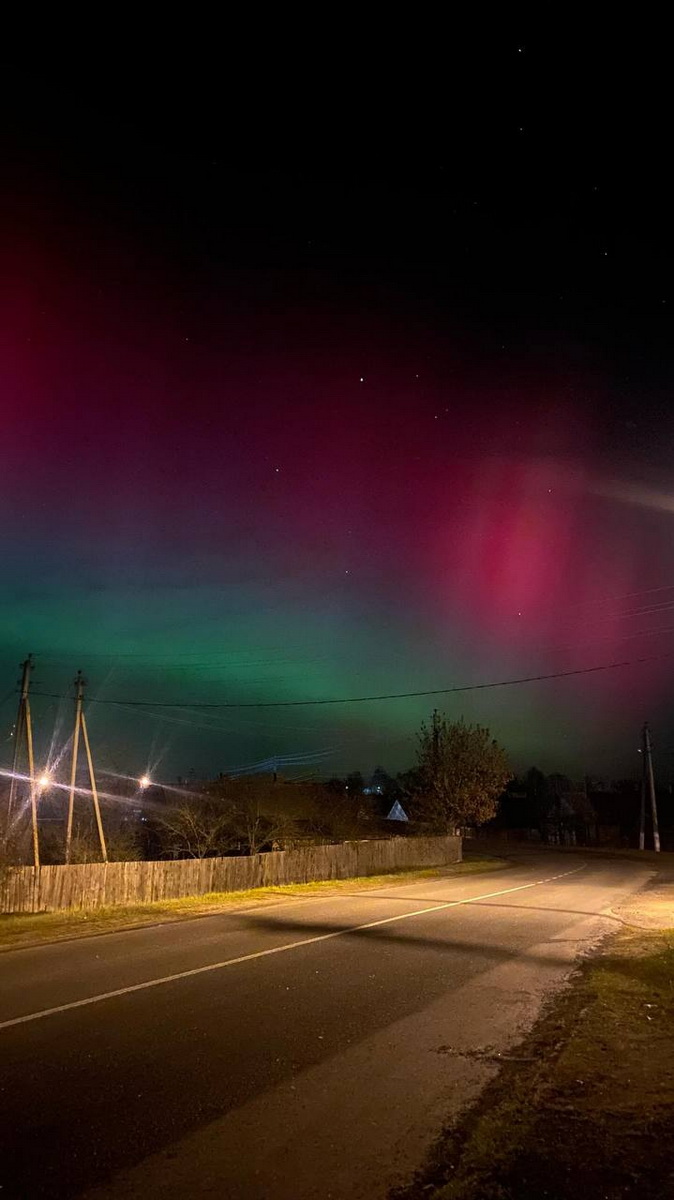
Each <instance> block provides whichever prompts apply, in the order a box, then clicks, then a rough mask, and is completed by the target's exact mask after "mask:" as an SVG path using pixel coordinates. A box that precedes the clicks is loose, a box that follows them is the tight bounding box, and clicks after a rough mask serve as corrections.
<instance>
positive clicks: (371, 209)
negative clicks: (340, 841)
mask: <svg viewBox="0 0 674 1200" xmlns="http://www.w3.org/2000/svg"><path fill="white" fill-rule="evenodd" d="M419 36H420V48H421V46H422V45H424V46H425V47H426V50H427V51H428V53H430V49H429V47H430V44H431V42H432V41H433V39H432V37H431V35H430V32H429V31H425V33H424V34H423V35H422V34H421V33H420V35H419ZM424 37H425V38H426V42H423V38H424ZM389 49H390V50H391V53H390V55H388V56H387V55H386V54H382V55H381V56H380V59H379V60H378V62H377V63H376V64H375V65H374V66H373V67H372V69H371V70H370V71H368V72H367V82H364V78H365V73H364V72H363V70H362V67H363V63H364V62H365V61H366V57H367V47H366V46H364V45H363V46H362V47H361V48H360V49H359V50H358V51H353V53H352V57H351V59H350V60H349V61H350V65H349V71H347V72H345V71H344V70H342V69H340V68H339V65H338V63H337V65H335V64H333V65H332V67H331V68H329V67H328V66H326V64H324V63H323V62H322V61H317V62H316V63H315V64H314V66H313V68H312V69H311V70H310V71H308V72H307V73H305V74H302V75H297V74H296V73H290V74H291V75H292V78H289V76H288V74H287V73H285V72H284V70H283V69H278V68H277V73H276V74H275V75H272V74H270V73H269V72H268V71H267V70H266V64H265V62H264V60H263V59H260V58H259V57H254V58H253V56H252V55H251V57H250V58H246V56H245V55H243V61H242V62H240V63H239V64H238V66H236V67H235V66H232V65H231V63H230V66H231V70H228V71H227V72H223V70H222V68H221V69H220V70H217V71H215V70H213V69H209V70H206V69H203V70H202V69H201V66H202V64H201V62H200V61H199V60H198V59H197V58H191V59H190V60H189V62H188V63H187V64H186V65H185V69H184V70H183V71H182V73H176V71H175V69H174V67H173V66H172V65H168V66H167V65H157V66H155V67H153V68H152V70H151V71H148V69H147V64H145V65H142V64H141V65H139V66H137V67H136V68H129V70H128V72H126V73H125V74H124V75H123V76H122V74H120V72H119V70H118V68H116V67H115V66H114V65H113V64H112V63H110V64H105V63H102V62H98V63H95V64H94V65H90V66H89V68H88V69H86V70H85V69H84V68H82V67H81V66H79V67H78V69H77V71H75V72H72V73H69V72H65V71H60V72H59V73H56V72H55V71H52V73H49V72H47V73H45V72H43V71H41V72H39V73H38V72H37V71H36V70H35V68H33V67H31V66H29V65H23V66H22V65H20V64H19V65H13V66H12V67H11V68H10V69H9V70H8V71H6V72H5V73H4V78H3V88H4V96H3V111H4V112H5V113H6V114H8V120H7V126H6V130H5V134H4V142H3V153H2V161H3V188H2V196H3V198H2V212H1V214H0V215H1V218H2V271H1V276H0V311H1V322H0V324H1V331H2V332H1V343H0V386H1V394H2V416H3V421H2V437H1V438H0V486H1V488H2V506H1V508H0V529H1V532H2V544H3V565H4V570H3V578H2V583H1V586H0V607H1V614H2V621H1V625H0V672H1V679H2V683H1V686H0V700H2V707H0V718H1V719H2V722H3V729H4V731H5V733H4V734H3V743H4V745H5V751H4V755H5V758H6V759H9V757H10V754H11V745H10V743H9V741H8V740H7V739H8V736H9V731H10V729H11V724H12V719H13V711H14V707H15V703H16V700H15V696H14V695H13V689H14V687H15V682H16V678H17V673H18V672H17V665H18V663H19V662H20V661H21V660H22V659H23V658H25V656H26V654H27V653H28V652H32V653H33V654H34V655H35V658H36V669H35V676H34V691H35V698H34V712H35V719H36V725H37V732H38V746H39V754H41V755H42V756H43V757H44V756H45V755H46V753H47V746H49V745H52V746H57V747H58V745H59V744H61V743H62V741H63V739H64V738H65V737H66V736H67V726H68V723H69V720H70V713H71V703H72V702H71V700H70V699H68V697H69V695H70V694H71V690H70V684H71V681H72V677H73V676H74V673H75V671H76V670H77V669H78V668H80V667H81V668H82V669H83V670H84V672H85V674H86V676H87V678H88V681H89V685H88V694H89V696H90V697H91V703H90V707H89V718H88V719H89V723H90V731H91V737H92V742H93V743H94V748H95V752H96V755H97V761H98V762H99V764H100V765H101V766H103V767H105V768H106V769H110V770H113V771H117V772H120V773H128V774H131V775H135V774H137V773H140V772H142V771H144V770H146V769H147V768H150V769H151V770H152V772H153V775H156V777H157V778H161V777H166V778H171V777H174V776H175V775H176V774H186V773H187V772H188V771H189V770H190V769H194V771H195V772H196V773H197V775H204V774H208V773H211V772H214V771H217V770H228V769H233V768H239V767H249V766H251V765H252V764H255V763H264V762H269V761H272V760H274V759H278V762H279V764H280V766H281V769H286V770H287V772H288V773H289V774H302V773H308V772H310V771H312V770H315V771H319V772H320V773H321V774H324V775H329V774H333V773H338V772H343V771H346V770H350V769H361V770H363V771H364V772H366V773H367V772H370V771H371V770H372V769H373V768H374V766H375V765H376V764H378V763H382V764H383V765H384V766H385V767H386V768H387V769H389V770H391V771H396V770H399V769H402V768H404V767H406V766H407V765H409V763H410V762H411V759H412V757H413V753H414V741H415V739H414V735H415V731H416V729H417V728H418V726H419V723H420V721H421V720H422V718H423V717H424V716H426V715H428V713H429V712H430V711H431V710H432V708H433V706H434V704H436V703H437V704H438V705H439V707H442V708H443V709H444V710H445V711H447V712H448V713H450V714H451V715H455V716H457V717H458V716H460V715H463V716H465V718H466V719H467V720H470V721H479V722H481V723H486V724H488V725H489V726H490V727H491V729H492V731H493V733H494V734H495V736H497V737H498V738H499V740H501V741H502V742H503V743H504V744H505V746H506V747H507V748H508V749H509V751H510V753H511V756H512V760H513V763H514V765H515V767H516V768H526V767H528V766H529V765H531V764H532V763H536V764H537V765H540V766H542V767H543V768H544V769H547V770H550V771H552V770H559V771H564V772H568V773H571V774H580V773H582V772H585V771H589V772H592V773H597V774H599V773H601V774H607V775H609V776H612V777H619V776H622V775H626V774H630V773H633V772H635V771H638V769H639V764H638V760H637V758H636V746H637V745H638V735H639V728H640V725H641V723H642V722H643V720H644V719H649V720H650V721H651V723H652V725H653V728H654V737H655V741H656V753H658V754H659V756H660V771H661V773H662V774H663V775H665V776H669V775H670V774H671V773H672V764H673V763H674V759H672V754H674V737H673V736H672V735H671V733H670V732H669V730H670V727H671V715H672V710H673V708H674V685H673V684H672V682H671V680H672V666H673V658H674V638H673V637H672V634H674V546H673V543H672V528H673V522H674V472H673V469H672V446H673V444H674V442H673V438H674V411H673V409H672V403H671V396H672V380H673V375H674V340H673V338H672V332H673V330H672V310H673V309H674V289H673V288H672V286H671V281H672V244H671V242H672V235H671V200H672V198H671V189H670V185H669V184H668V183H667V181H666V174H665V171H666V166H667V164H666V154H663V150H664V148H665V146H666V139H665V133H664V130H662V129H661V128H660V126H659V123H658V121H659V116H658V114H659V113H660V111H661V108H660V105H659V100H658V97H657V95H656V94H655V90H654V89H655V88H656V87H657V79H658V78H659V71H658V64H657V61H656V54H657V52H656V50H655V49H654V46H653V44H652V42H650V41H649V40H648V39H647V38H645V37H644V38H642V39H641V41H639V39H637V41H636V43H635V44H633V45H630V44H629V39H626V40H625V43H624V44H620V43H619V42H616V41H606V40H604V41H602V40H601V39H599V40H598V41H597V42H591V41H590V40H589V39H584V40H583V44H582V45H580V46H579V45H578V44H577V42H576V40H575V38H571V39H566V40H564V39H563V38H560V36H559V35H555V37H554V38H553V37H552V36H551V35H544V34H541V33H540V31H538V32H537V31H536V30H526V29H525V30H520V31H517V30H512V29H511V30H509V31H505V32H504V33H503V34H499V35H498V36H497V35H496V34H495V35H494V37H493V38H492V39H491V40H489V41H488V42H486V41H485V40H484V38H482V39H480V41H479V43H478V42H470V43H469V44H467V45H464V46H462V47H458V46H455V45H452V47H451V49H450V51H448V53H447V55H446V56H445V57H444V58H443V56H442V54H441V53H440V52H439V51H438V52H437V58H433V61H432V63H431V64H430V65H428V64H427V63H426V60H425V59H424V58H421V57H420V56H419V54H415V48H414V47H408V49H407V53H408V55H409V56H411V61H412V64H413V65H412V66H411V67H410V66H409V63H408V68H407V69H406V70H405V71H403V70H402V69H401V64H402V60H401V59H400V57H397V56H396V54H395V53H394V52H393V50H392V49H391V48H390V47H389ZM630 55H631V57H630ZM338 57H339V56H338V55H337V59H338ZM319 60H320V56H319ZM635 62H636V64H637V67H638V68H639V69H641V70H642V74H643V80H641V77H638V79H637V78H636V77H635V69H636V68H635ZM628 63H630V64H631V70H630V71H629V72H628V71H627V66H628ZM324 67H325V70H324V69H323V68H324ZM223 74H226V76H227V79H226V81H225V80H224V79H223ZM646 79H648V80H650V81H651V82H650V84H649V87H647V88H644V87H643V86H641V84H642V83H643V81H644V80H646ZM637 82H639V85H640V86H638V87H637ZM244 85H245V86H244ZM635 93H638V100H636V101H635ZM639 659H643V660H646V661H643V662H636V661H635V660H639ZM625 661H627V662H629V663H630V665H628V666H624V667H620V668H614V669H611V670H606V671H597V672H593V673H588V674H578V675H573V676H569V677H565V678H559V679H555V680H547V681H542V682H539V683H528V684H523V685H521V686H512V687H505V688H493V689H490V688H485V689H479V690H474V691H466V692H461V693H458V694H454V695H451V694H450V695H447V696H439V697H408V698H404V699H395V700H387V701H381V702H374V701H372V702H370V701H368V702H364V703H350V704H344V705H334V706H333V705H325V706H312V705H306V706H305V705H295V704H291V703H289V702H296V701H305V700H318V699H329V698H354V697H362V696H371V695H379V694H390V693H407V692H420V691H426V690H428V691H430V690H433V689H441V688H451V687H456V686H470V685H476V684H484V683H490V682H496V681H499V680H507V679H516V678H520V677H525V676H527V677H528V676H535V675H542V674H555V673H564V672H569V671H581V670H585V669H586V668H590V667H596V666H603V665H606V664H612V663H615V662H625ZM94 698H95V699H94ZM110 701H119V703H114V704H113V703H109V702H110ZM138 701H149V702H151V703H149V704H148V705H146V706H140V707H139V706H137V705H138ZM277 702H283V705H284V706H282V707H276V708H274V707H255V706H256V705H261V704H264V705H270V704H272V703H277ZM219 704H229V705H240V706H242V707H229V708H224V707H223V708H217V707H199V706H200V705H202V706H206V705H213V706H217V705H219ZM161 705H165V706H166V707H161ZM169 706H170V707H169Z"/></svg>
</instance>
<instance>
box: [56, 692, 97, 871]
mask: <svg viewBox="0 0 674 1200" xmlns="http://www.w3.org/2000/svg"><path fill="white" fill-rule="evenodd" d="M85 682H86V681H85V679H84V676H83V675H82V672H81V671H78V672H77V676H76V678H75V726H74V729H73V758H72V764H71V767H70V795H69V796H68V820H67V823H66V855H65V858H66V862H67V863H69V862H70V850H71V845H72V838H73V814H74V812H75V780H76V777H77V752H78V750H79V745H80V730H81V731H82V740H83V741H84V748H85V751H86V755H87V766H88V768H89V782H90V784H91V797H92V800H93V803H94V815H95V817H96V828H97V830H98V840H99V842H100V846H101V858H102V859H103V862H107V861H108V851H107V848H106V845H105V835H104V833H103V822H102V820H101V809H100V805H99V803H98V791H97V788H96V776H95V775H94V764H93V759H92V757H91V747H90V745H89V734H88V733H87V722H86V717H85V716H84V712H83V709H82V701H83V698H84V687H85Z"/></svg>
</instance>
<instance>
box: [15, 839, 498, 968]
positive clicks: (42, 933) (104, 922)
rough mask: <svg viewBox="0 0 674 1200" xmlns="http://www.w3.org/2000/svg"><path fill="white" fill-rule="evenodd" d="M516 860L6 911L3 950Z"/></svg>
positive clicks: (473, 858)
mask: <svg viewBox="0 0 674 1200" xmlns="http://www.w3.org/2000/svg"><path fill="white" fill-rule="evenodd" d="M509 866H511V864H510V863H507V862H505V861H504V860H503V859H500V858H495V857H493V856H490V855H486V854H481V855H472V854H471V855H470V856H469V857H468V858H467V860H466V861H464V862H461V863H456V864H453V865H451V866H448V867H427V868H423V869H416V870H410V871H394V872H387V873H385V874H382V875H364V876H357V877H355V878H353V879H328V880H323V881H317V882H314V883H291V884H284V885H282V886H278V887H264V888H249V889H248V890H246V891H239V892H208V893H207V894H206V895H203V896H186V897H183V898H181V899H180V900H159V901H155V902H152V903H148V904H133V905H114V906H112V905H111V906H109V907H105V908H96V909H91V908H90V909H78V910H74V911H71V912H54V913H26V914H16V915H4V916H2V915H0V951H1V950H10V949H16V948H18V947H22V946H35V945H39V944H40V943H42V942H58V941H63V940H65V939H68V938H79V937H91V936H93V935H95V934H99V933H114V932H118V931H119V930H122V929H136V928H139V927H141V926H143V925H157V924H163V923H166V922H174V921H184V920H189V919H190V918H192V917H204V916H213V915H214V914H215V913H218V912H227V911H228V910H235V909H237V908H241V907H244V906H245V907H247V908H248V907H251V906H255V905H258V904H260V905H261V904H270V903H273V902H274V900H277V899H279V898H286V899H293V898H297V899H301V898H303V897H310V896H325V895H332V894H333V893H334V894H338V893H340V892H350V893H353V892H361V891H367V890H369V889H372V888H381V887H401V886H402V885H404V884H409V883H414V882H415V880H417V879H444V878H450V879H451V878H454V877H459V876H462V875H479V874H482V873H483V872H485V871H494V870H499V869H500V868H507V867H509Z"/></svg>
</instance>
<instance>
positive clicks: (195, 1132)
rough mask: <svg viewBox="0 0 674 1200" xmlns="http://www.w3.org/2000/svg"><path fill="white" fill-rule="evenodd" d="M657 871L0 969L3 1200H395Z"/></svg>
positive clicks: (70, 948)
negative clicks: (618, 909) (617, 911)
mask: <svg viewBox="0 0 674 1200" xmlns="http://www.w3.org/2000/svg"><path fill="white" fill-rule="evenodd" d="M649 874H650V873H649V871H648V869H645V868H642V867H641V866H640V865H634V864H633V863H631V862H626V861H623V862H621V861H607V860H604V861H601V862H597V861H594V862H592V863H589V864H587V863H584V862H583V860H582V859H580V858H578V857H576V856H565V855H561V854H558V855H554V854H552V853H538V854H530V855H523V856H521V857H520V858H519V859H518V860H517V862H516V865H515V866H514V868H511V869H509V870H503V871H496V872H490V873H488V874H483V875H472V876H469V875H467V876H463V877H458V878H454V879H451V878H448V879H437V880H436V879H433V880H419V881H417V882H415V883H412V884H409V885H406V886H404V887H390V888H388V889H387V888H382V889H380V890H377V891H366V892H353V893H338V894H333V895H331V896H322V897H319V898H315V897H313V898H307V899H302V900H297V899H295V900H289V901H283V902H281V903H275V904H273V905H270V906H265V907H257V908H253V909H249V910H247V911H242V910H239V911H238V912H234V913H230V914H223V915H216V916H210V917H207V918H201V919H195V920H190V921H187V922H184V923H180V924H171V925H163V926H161V925H160V926H154V927H150V928H145V929H139V930H134V931H129V932H126V933H114V934H108V935H105V936H101V937H92V938H87V939H84V940H79V941H70V942H65V943H60V944H53V945H48V946H42V947H38V948H35V949H24V950H13V951H9V952H5V953H3V954H0V1089H1V1090H0V1184H1V1185H2V1191H1V1195H2V1197H10V1196H11V1197H14V1196H20V1197H31V1198H32V1197H39V1196H48V1197H53V1198H58V1197H68V1196H86V1197H88V1200H104V1198H105V1200H112V1198H113V1197H114V1198H118V1197H125V1198H129V1197H138V1198H140V1197H142V1200H152V1198H153V1197H160V1196H161V1197H162V1198H163V1200H174V1198H175V1200H177V1198H178V1197H180V1198H181V1200H184V1198H186V1197H198V1196H211V1197H225V1198H227V1200H243V1198H244V1197H245V1200H262V1198H264V1200H271V1198H273V1200H305V1198H316V1200H317V1198H319V1197H320V1200H326V1198H333V1200H343V1198H347V1197H348V1200H361V1198H365V1197H367V1200H380V1198H383V1197H385V1196H386V1194H387V1191H388V1189H389V1188H390V1186H391V1185H393V1184H395V1183H398V1182H401V1181H404V1180H405V1179H406V1178H407V1177H409V1176H410V1175H411V1173H412V1172H413V1171H414V1170H415V1168H416V1167H417V1166H419V1165H421V1163H422V1161H423V1158H424V1155H425V1153H426V1151H427V1150H428V1148H429V1146H430V1144H431V1142H432V1141H433V1140H434V1138H435V1137H436V1136H437V1134H438V1133H439V1132H440V1130H441V1128H442V1126H443V1124H444V1123H446V1121H447V1119H448V1118H449V1117H450V1116H451V1115H452V1113H454V1112H456V1110H457V1109H458V1108H459V1107H461V1106H462V1105H463V1104H465V1102H466V1101H467V1100H469V1099H471V1098H473V1097H474V1096H475V1095H476V1094H477V1093H478V1092H479V1090H480V1088H481V1087H482V1086H483V1085H484V1083H485V1082H486V1081H487V1080H488V1079H489V1078H490V1077H491V1074H492V1073H493V1072H494V1071H495V1070H496V1065H495V1063H496V1060H497V1056H498V1054H499V1053H500V1052H503V1051H505V1050H507V1048H508V1047H509V1046H512V1045H513V1044H514V1043H516V1041H517V1040H518V1039H519V1038H520V1037H521V1035H522V1033H523V1032H524V1030H525V1029H526V1028H527V1027H528V1026H529V1025H530V1024H531V1023H532V1022H533V1020H534V1018H535V1017H536V1014H537V1012H538V1010H539V1007H540V1004H541V1000H542V999H543V998H544V997H545V995H546V994H547V993H549V992H550V991H551V990H552V989H554V988H555V987H558V986H559V985H560V984H561V983H562V982H563V980H564V979H565V978H566V977H567V976H568V974H569V972H570V970H571V969H572V966H573V963H574V960H575V959H576V958H577V956H578V955H579V954H582V953H583V952H584V951H587V949H588V948H589V947H590V946H591V945H592V944H593V943H595V942H596V940H597V939H598V938H599V937H600V936H601V935H602V934H603V933H604V932H606V931H607V930H609V929H611V928H614V927H615V921H614V920H613V919H612V918H611V917H610V916H609V915H607V914H608V913H609V912H610V909H611V908H612V907H613V906H615V905H616V904H618V903H620V902H621V901H622V900H623V899H624V898H625V897H626V896H627V895H629V894H631V893H632V892H633V891H634V890H635V889H636V888H637V887H640V886H641V885H643V884H644V883H645V882H646V880H647V879H648V877H649Z"/></svg>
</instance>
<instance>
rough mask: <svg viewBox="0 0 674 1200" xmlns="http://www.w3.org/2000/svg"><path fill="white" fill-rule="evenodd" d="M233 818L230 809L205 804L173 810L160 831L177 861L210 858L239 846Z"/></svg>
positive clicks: (162, 820) (161, 821)
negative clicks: (179, 859) (180, 859)
mask: <svg viewBox="0 0 674 1200" xmlns="http://www.w3.org/2000/svg"><path fill="white" fill-rule="evenodd" d="M232 816H233V814H232V810H231V808H229V807H224V806H221V805H216V804H212V803H211V804H209V803H208V802H206V801H202V802H200V803H190V804H182V805H180V806H179V807H178V808H174V809H171V810H170V811H169V812H167V813H166V814H165V815H163V816H161V817H160V818H158V820H157V827H158V830H159V833H160V837H161V840H162V841H163V842H164V844H165V845H166V848H167V849H168V850H169V851H170V853H171V854H173V855H174V856H175V857H176V858H210V857H212V856H214V855H217V854H224V853H226V852H227V850H231V849H232V847H233V846H235V845H236V842H237V837H236V834H235V832H234V829H233V821H232Z"/></svg>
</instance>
